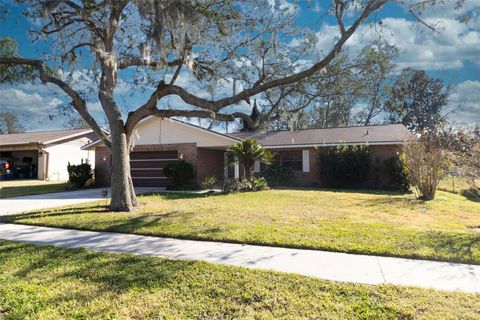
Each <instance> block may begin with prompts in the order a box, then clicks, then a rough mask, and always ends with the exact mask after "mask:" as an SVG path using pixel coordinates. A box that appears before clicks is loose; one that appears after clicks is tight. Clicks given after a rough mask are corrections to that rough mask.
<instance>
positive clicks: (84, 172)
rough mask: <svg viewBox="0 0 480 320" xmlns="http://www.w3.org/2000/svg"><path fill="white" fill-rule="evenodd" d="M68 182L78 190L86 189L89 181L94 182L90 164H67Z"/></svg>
mask: <svg viewBox="0 0 480 320" xmlns="http://www.w3.org/2000/svg"><path fill="white" fill-rule="evenodd" d="M67 171H68V181H69V182H70V184H72V185H73V186H74V187H76V188H83V187H85V185H86V183H87V181H89V180H92V178H93V171H92V166H91V165H90V163H88V162H83V160H82V163H81V164H77V165H75V164H74V165H71V164H70V162H69V163H68V164H67Z"/></svg>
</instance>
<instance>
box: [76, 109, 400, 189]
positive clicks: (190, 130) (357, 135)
mask: <svg viewBox="0 0 480 320" xmlns="http://www.w3.org/2000/svg"><path fill="white" fill-rule="evenodd" d="M408 135H409V133H408V131H407V129H406V128H405V127H404V126H403V125H401V124H391V125H378V126H366V127H345V128H332V129H305V130H297V131H275V132H266V133H255V132H239V133H231V134H221V133H217V132H214V131H211V130H207V129H204V128H201V127H198V126H195V125H192V124H188V123H185V122H182V121H179V120H174V119H161V118H156V117H149V118H146V119H145V120H143V121H141V122H140V123H139V124H138V125H137V128H136V132H135V134H134V146H133V150H132V152H131V154H130V166H131V174H132V180H133V183H134V185H135V186H166V185H168V179H167V178H166V177H165V175H164V173H163V167H164V166H165V165H166V164H167V163H168V162H170V161H175V160H177V159H185V160H186V161H188V162H190V163H191V164H192V165H193V167H194V170H195V176H196V181H197V183H200V182H202V181H203V180H204V179H205V178H206V177H208V176H212V175H214V176H216V177H217V178H218V179H219V180H222V179H225V178H238V177H241V176H242V170H240V168H239V167H238V165H237V166H235V167H234V168H226V167H225V166H224V161H225V159H224V154H225V150H226V149H227V148H228V147H229V146H230V145H232V144H234V143H237V142H239V141H241V139H244V138H255V139H256V140H257V141H258V142H260V143H261V144H262V145H263V146H264V147H265V148H267V149H270V150H271V151H272V152H273V153H274V155H275V156H276V158H277V159H278V160H279V161H280V162H281V164H282V165H285V166H288V167H290V168H292V169H293V170H294V172H295V175H296V178H297V179H296V182H297V183H298V184H299V185H303V186H308V185H313V184H317V185H318V184H321V182H319V170H320V168H319V167H318V164H317V160H316V154H317V152H316V148H321V147H322V146H332V145H339V144H365V143H367V144H368V145H369V146H371V148H370V150H371V154H372V159H373V160H374V161H376V162H381V161H383V160H385V159H388V158H390V157H392V156H393V155H394V154H395V153H396V151H397V150H398V147H399V146H400V145H402V144H403V143H404V142H405V141H406V139H407V137H408ZM83 149H84V150H95V179H96V183H97V184H98V185H99V186H107V185H109V184H110V161H111V158H110V153H109V151H108V149H107V148H106V147H105V146H104V145H103V144H102V142H101V141H99V140H98V141H95V142H93V143H91V144H89V145H86V146H84V147H83ZM260 169H261V167H260V165H259V164H258V163H256V164H255V171H256V172H259V171H260ZM377 176H379V175H377ZM378 179H385V178H384V177H381V176H379V178H378ZM375 183H377V184H382V183H384V182H383V181H379V182H375Z"/></svg>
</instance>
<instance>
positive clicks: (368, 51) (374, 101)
mask: <svg viewBox="0 0 480 320" xmlns="http://www.w3.org/2000/svg"><path fill="white" fill-rule="evenodd" d="M397 56H398V48H397V47H395V46H392V45H390V44H388V43H386V42H383V41H380V40H377V41H375V42H374V43H372V45H371V46H368V47H365V48H364V49H363V50H362V52H361V53H360V55H359V57H358V58H357V59H358V60H357V62H356V64H357V66H358V67H357V68H358V74H357V78H356V81H357V82H358V85H357V88H358V95H359V96H360V98H359V100H361V101H363V102H364V103H365V104H366V107H365V108H362V110H361V111H360V112H359V113H358V114H356V122H357V123H359V124H362V125H364V126H368V125H370V124H371V123H372V121H373V120H374V119H375V118H376V117H377V116H378V115H379V114H381V113H382V112H384V111H385V101H386V100H387V99H388V96H389V95H390V91H391V89H392V88H391V83H390V82H391V81H390V79H391V77H392V72H393V71H394V69H395V66H396V65H395V63H394V62H393V61H394V59H395V58H396V57H397Z"/></svg>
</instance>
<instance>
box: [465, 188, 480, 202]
mask: <svg viewBox="0 0 480 320" xmlns="http://www.w3.org/2000/svg"><path fill="white" fill-rule="evenodd" d="M460 194H461V195H462V196H464V197H465V199H467V200H470V201H473V202H480V195H479V194H478V192H477V191H476V190H473V189H464V190H462V191H461V193H460Z"/></svg>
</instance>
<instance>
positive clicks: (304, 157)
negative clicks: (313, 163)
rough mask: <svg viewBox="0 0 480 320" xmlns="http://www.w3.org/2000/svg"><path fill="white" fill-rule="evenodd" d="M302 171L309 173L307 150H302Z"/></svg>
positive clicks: (308, 154) (308, 153)
mask: <svg viewBox="0 0 480 320" xmlns="http://www.w3.org/2000/svg"><path fill="white" fill-rule="evenodd" d="M302 171H303V172H310V152H309V150H302Z"/></svg>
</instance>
